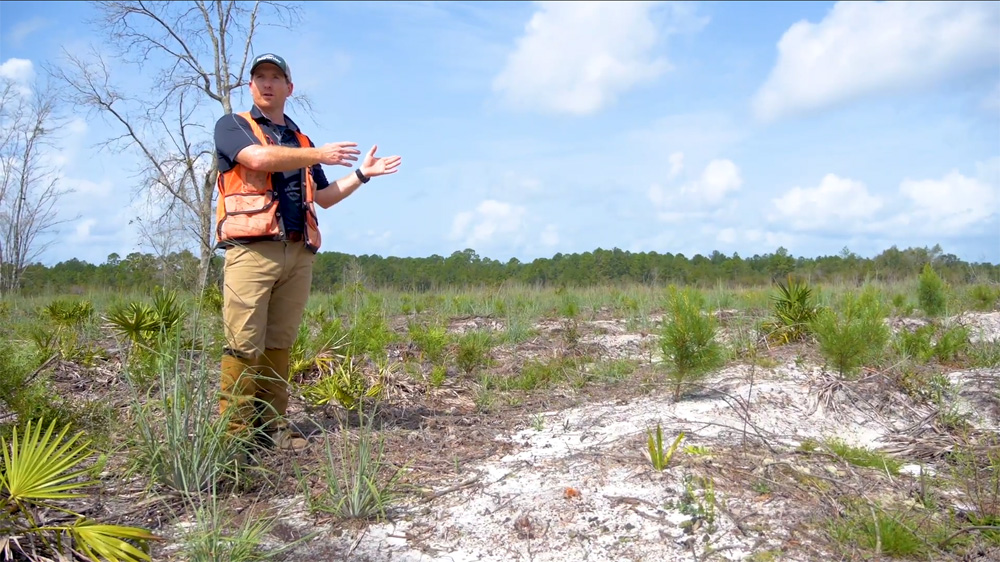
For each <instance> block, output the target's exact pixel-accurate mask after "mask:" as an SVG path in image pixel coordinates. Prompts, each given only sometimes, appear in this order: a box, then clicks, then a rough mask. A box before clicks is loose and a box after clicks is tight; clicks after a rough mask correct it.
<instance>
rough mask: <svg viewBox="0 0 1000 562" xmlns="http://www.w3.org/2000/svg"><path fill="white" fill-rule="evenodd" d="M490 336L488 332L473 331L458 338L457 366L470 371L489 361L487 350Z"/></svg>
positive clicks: (490, 339)
mask: <svg viewBox="0 0 1000 562" xmlns="http://www.w3.org/2000/svg"><path fill="white" fill-rule="evenodd" d="M492 340H493V338H492V336H491V335H490V333H489V332H480V331H473V332H468V333H466V334H463V335H462V336H461V337H460V338H458V353H457V354H456V356H455V361H456V362H457V363H458V367H459V368H460V369H462V370H463V371H465V372H466V373H472V372H473V371H475V370H476V369H478V368H479V367H483V366H486V365H487V364H488V363H489V352H490V347H491V346H492Z"/></svg>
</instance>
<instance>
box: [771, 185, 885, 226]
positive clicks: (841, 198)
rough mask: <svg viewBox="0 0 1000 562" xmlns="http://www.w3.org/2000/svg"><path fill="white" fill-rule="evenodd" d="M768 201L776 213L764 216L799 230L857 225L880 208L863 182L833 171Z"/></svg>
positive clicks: (878, 200)
mask: <svg viewBox="0 0 1000 562" xmlns="http://www.w3.org/2000/svg"><path fill="white" fill-rule="evenodd" d="M772 203H773V204H774V208H775V211H776V212H775V213H774V214H772V215H771V216H769V217H768V219H769V220H770V221H771V222H781V223H784V224H786V225H788V227H789V228H791V229H793V230H803V231H810V230H822V229H825V228H829V227H832V226H837V227H844V228H846V227H850V226H852V225H859V224H860V223H861V221H863V220H865V219H869V218H871V217H873V216H874V215H875V213H876V212H877V211H878V210H879V209H880V208H881V207H882V200H881V199H880V198H879V197H877V196H874V195H872V194H870V193H869V192H868V188H867V187H866V186H865V184H864V183H862V182H859V181H855V180H851V179H847V178H841V177H838V176H837V175H835V174H827V175H826V176H824V177H823V180H822V181H821V182H820V184H819V186H817V187H812V188H803V187H794V188H792V189H791V190H790V191H788V192H787V193H785V194H784V195H782V196H781V197H778V198H777V199H774V200H773V201H772Z"/></svg>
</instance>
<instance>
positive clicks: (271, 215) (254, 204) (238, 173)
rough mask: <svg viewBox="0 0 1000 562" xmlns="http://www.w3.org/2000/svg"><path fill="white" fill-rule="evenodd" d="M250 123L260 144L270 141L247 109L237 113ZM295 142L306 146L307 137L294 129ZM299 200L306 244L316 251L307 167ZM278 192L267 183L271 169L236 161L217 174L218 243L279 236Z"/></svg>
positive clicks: (281, 233) (311, 184)
mask: <svg viewBox="0 0 1000 562" xmlns="http://www.w3.org/2000/svg"><path fill="white" fill-rule="evenodd" d="M236 115H238V116H240V117H242V118H244V119H246V120H247V122H248V123H250V130H251V131H253V134H254V136H256V137H257V140H259V141H260V143H261V144H265V145H272V144H274V141H273V140H272V139H271V137H269V136H268V135H266V134H264V130H263V129H261V128H260V125H259V124H257V122H256V121H255V120H254V118H253V117H251V116H250V112H243V113H237V114H236ZM295 136H296V137H298V139H299V146H302V147H308V146H310V142H309V137H307V136H305V135H303V134H302V133H300V132H298V131H295ZM302 190H303V192H302V202H303V203H302V204H303V207H304V213H303V214H304V216H305V221H304V222H305V232H304V233H303V234H304V235H305V236H304V242H305V244H306V247H307V248H309V249H310V250H312V251H313V252H316V251H319V247H320V244H321V242H322V238H321V237H320V233H319V221H318V220H317V218H316V207H315V205H314V203H313V201H314V199H315V195H316V183H315V182H314V181H313V177H312V171H311V170H310V169H309V168H304V169H303V170H302ZM277 213H278V194H277V193H275V191H274V188H273V186H272V185H271V172H261V171H258V170H251V169H250V168H247V167H246V166H243V165H241V164H239V163H237V164H236V165H235V166H233V168H232V169H231V170H229V171H226V172H223V173H221V174H219V203H218V206H217V208H216V211H215V236H216V240H217V241H218V243H219V244H220V245H226V244H227V243H238V242H241V241H250V240H253V239H258V240H259V239H269V240H282V239H283V238H284V234H285V233H284V228H283V227H282V225H281V224H280V223H279V220H278V214H277Z"/></svg>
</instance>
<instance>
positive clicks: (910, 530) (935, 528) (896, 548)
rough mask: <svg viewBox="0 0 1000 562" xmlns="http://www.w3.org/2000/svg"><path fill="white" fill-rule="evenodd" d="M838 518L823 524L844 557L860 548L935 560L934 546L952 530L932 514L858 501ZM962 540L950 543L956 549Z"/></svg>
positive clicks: (852, 502)
mask: <svg viewBox="0 0 1000 562" xmlns="http://www.w3.org/2000/svg"><path fill="white" fill-rule="evenodd" d="M845 503H846V509H845V510H844V514H843V515H841V516H833V517H831V518H830V519H829V520H828V521H827V524H826V528H827V531H828V533H829V535H830V538H832V539H833V540H834V542H836V543H837V544H839V545H840V547H841V549H842V550H843V552H844V553H845V554H847V553H852V552H856V550H857V549H859V548H860V549H861V550H863V551H865V552H868V553H872V554H876V553H877V554H880V555H882V556H888V557H890V558H898V559H906V560H913V559H918V560H938V559H940V558H939V556H940V554H941V551H940V550H939V549H938V547H937V545H939V544H941V543H942V542H943V541H944V540H945V539H946V538H948V537H949V536H950V535H951V534H952V533H953V532H954V529H953V528H952V527H951V526H950V525H949V524H948V522H947V521H943V520H941V519H938V518H935V517H934V514H933V513H930V512H919V511H914V510H908V509H905V508H901V507H881V506H879V505H868V504H864V503H862V502H860V501H856V500H855V501H846V502H845ZM964 542H965V541H964V540H958V541H954V542H952V543H950V546H951V547H952V548H954V547H959V546H960V545H961V544H962V543H964Z"/></svg>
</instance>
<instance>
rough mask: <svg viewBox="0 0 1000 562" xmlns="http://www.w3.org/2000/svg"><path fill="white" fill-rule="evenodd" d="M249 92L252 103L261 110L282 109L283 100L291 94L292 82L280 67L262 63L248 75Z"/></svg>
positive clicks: (283, 106) (283, 107)
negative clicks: (251, 96)
mask: <svg viewBox="0 0 1000 562" xmlns="http://www.w3.org/2000/svg"><path fill="white" fill-rule="evenodd" d="M250 93H251V95H253V102H254V104H256V105H257V107H259V108H261V109H262V110H271V109H273V110H278V111H284V109H285V100H286V99H288V96H290V95H292V83H291V82H289V81H288V80H287V79H286V78H285V73H284V72H282V71H281V69H280V68H278V67H277V66H275V65H273V64H270V63H264V64H262V65H260V66H258V67H257V68H255V69H254V71H253V76H251V77H250Z"/></svg>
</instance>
